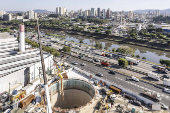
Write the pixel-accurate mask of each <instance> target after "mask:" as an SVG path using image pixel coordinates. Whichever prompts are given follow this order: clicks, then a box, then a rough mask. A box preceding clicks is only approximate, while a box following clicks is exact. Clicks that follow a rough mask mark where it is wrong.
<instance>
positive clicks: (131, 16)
mask: <svg viewBox="0 0 170 113" xmlns="http://www.w3.org/2000/svg"><path fill="white" fill-rule="evenodd" d="M133 16H134V14H133V11H129V12H128V18H129V19H133Z"/></svg>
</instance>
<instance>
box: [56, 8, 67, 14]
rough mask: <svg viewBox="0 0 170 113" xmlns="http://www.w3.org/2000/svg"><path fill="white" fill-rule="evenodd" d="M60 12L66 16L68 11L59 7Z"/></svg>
mask: <svg viewBox="0 0 170 113" xmlns="http://www.w3.org/2000/svg"><path fill="white" fill-rule="evenodd" d="M57 10H58V9H57ZM58 12H59V13H58V14H59V15H66V12H67V9H66V7H59V11H58Z"/></svg>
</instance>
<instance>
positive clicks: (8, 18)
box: [3, 14, 12, 21]
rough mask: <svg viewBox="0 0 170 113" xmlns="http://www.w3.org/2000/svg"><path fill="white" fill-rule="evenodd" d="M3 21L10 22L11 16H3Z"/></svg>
mask: <svg viewBox="0 0 170 113" xmlns="http://www.w3.org/2000/svg"><path fill="white" fill-rule="evenodd" d="M3 20H5V21H11V20H12V15H11V14H4V15H3Z"/></svg>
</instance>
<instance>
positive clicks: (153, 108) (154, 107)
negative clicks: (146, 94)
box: [151, 104, 161, 111]
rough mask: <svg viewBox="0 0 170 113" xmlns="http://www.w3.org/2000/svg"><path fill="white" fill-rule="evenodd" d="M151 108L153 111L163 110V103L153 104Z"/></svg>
mask: <svg viewBox="0 0 170 113" xmlns="http://www.w3.org/2000/svg"><path fill="white" fill-rule="evenodd" d="M151 109H152V110H153V111H160V110H161V105H160V104H152V105H151Z"/></svg>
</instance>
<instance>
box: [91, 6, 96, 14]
mask: <svg viewBox="0 0 170 113" xmlns="http://www.w3.org/2000/svg"><path fill="white" fill-rule="evenodd" d="M91 16H95V12H94V8H91Z"/></svg>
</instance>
